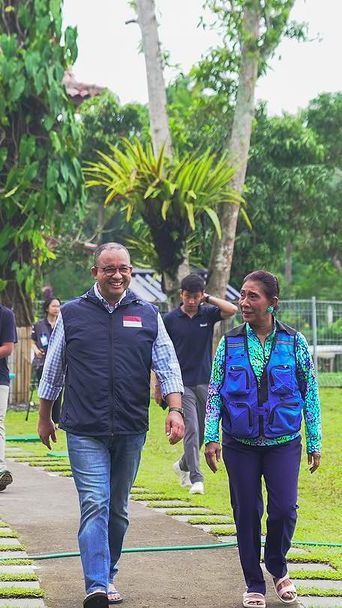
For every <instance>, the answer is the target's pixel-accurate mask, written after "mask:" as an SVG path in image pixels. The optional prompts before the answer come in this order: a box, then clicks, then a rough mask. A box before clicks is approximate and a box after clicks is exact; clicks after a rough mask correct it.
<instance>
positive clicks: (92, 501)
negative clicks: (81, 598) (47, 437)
mask: <svg viewBox="0 0 342 608" xmlns="http://www.w3.org/2000/svg"><path fill="white" fill-rule="evenodd" d="M145 439H146V433H139V434H132V435H114V436H113V437H98V438H95V437H84V436H78V435H73V434H71V433H67V441H68V450H69V458H70V465H71V469H72V473H73V476H74V481H75V485H76V488H77V491H78V495H79V501H80V509H81V521H80V528H79V532H78V542H79V547H80V554H81V560H82V566H83V573H84V581H85V589H86V593H87V594H88V593H92V592H93V591H98V590H103V591H105V592H107V588H108V584H109V583H110V582H112V581H113V578H114V576H115V574H116V573H117V571H118V568H117V562H118V560H119V558H120V555H121V549H122V543H123V539H124V536H125V532H126V530H127V527H128V497H129V493H130V490H131V487H132V485H133V482H134V479H135V477H136V474H137V471H138V467H139V463H140V456H141V450H142V448H143V445H144V443H145Z"/></svg>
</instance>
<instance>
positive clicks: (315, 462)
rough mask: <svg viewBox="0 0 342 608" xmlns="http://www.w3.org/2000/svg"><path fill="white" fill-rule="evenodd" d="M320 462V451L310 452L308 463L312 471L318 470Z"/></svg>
mask: <svg viewBox="0 0 342 608" xmlns="http://www.w3.org/2000/svg"><path fill="white" fill-rule="evenodd" d="M320 464H321V455H320V453H319V452H312V454H308V465H309V469H310V473H314V472H315V471H317V469H318V467H319V465H320Z"/></svg>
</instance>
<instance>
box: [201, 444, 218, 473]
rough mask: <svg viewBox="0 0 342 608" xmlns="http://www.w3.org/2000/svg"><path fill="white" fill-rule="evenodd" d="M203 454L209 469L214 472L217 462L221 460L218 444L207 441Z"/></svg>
mask: <svg viewBox="0 0 342 608" xmlns="http://www.w3.org/2000/svg"><path fill="white" fill-rule="evenodd" d="M204 455H205V459H206V461H207V465H208V467H209V469H211V470H212V472H213V473H216V471H217V468H218V467H217V463H218V462H220V460H221V446H220V444H219V443H216V442H215V441H210V442H209V443H207V444H206V446H205V450H204Z"/></svg>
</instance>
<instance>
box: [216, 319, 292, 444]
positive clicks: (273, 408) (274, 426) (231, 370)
mask: <svg viewBox="0 0 342 608" xmlns="http://www.w3.org/2000/svg"><path fill="white" fill-rule="evenodd" d="M276 323H277V328H276V335H275V338H274V343H273V347H272V351H271V354H270V357H269V360H268V363H267V365H266V367H265V369H264V371H263V375H262V377H261V381H260V386H259V385H258V381H257V378H256V376H255V373H254V371H253V368H252V366H251V363H250V360H249V355H248V348H247V334H246V328H245V324H243V325H240V326H239V327H236V328H234V329H232V330H231V331H230V332H228V334H226V336H225V341H226V342H225V346H226V353H225V376H224V381H223V384H222V387H221V390H220V394H221V397H222V399H223V404H224V407H223V410H222V430H223V433H226V434H227V435H232V436H234V437H240V438H251V439H252V438H257V437H267V438H268V439H271V438H275V437H281V436H282V435H291V434H293V433H296V432H297V431H299V429H300V426H301V420H302V410H303V405H304V400H303V397H302V395H301V392H300V388H299V384H298V381H297V374H296V357H295V340H296V333H297V332H296V330H294V329H292V328H291V327H289V326H288V325H285V324H284V323H279V322H278V321H277V322H276Z"/></svg>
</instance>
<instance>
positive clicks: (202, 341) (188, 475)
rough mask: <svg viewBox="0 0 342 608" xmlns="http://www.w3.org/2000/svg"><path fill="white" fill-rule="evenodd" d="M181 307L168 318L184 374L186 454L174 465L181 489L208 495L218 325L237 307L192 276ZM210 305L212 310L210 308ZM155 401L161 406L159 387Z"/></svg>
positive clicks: (187, 280)
mask: <svg viewBox="0 0 342 608" xmlns="http://www.w3.org/2000/svg"><path fill="white" fill-rule="evenodd" d="M180 298H181V304H180V305H179V306H178V308H176V309H175V310H173V311H171V312H169V313H167V314H166V315H165V317H164V323H165V327H166V329H167V332H168V334H169V336H170V338H171V340H172V342H173V345H174V347H175V350H176V354H177V357H178V361H179V364H180V368H181V371H182V377H183V383H184V394H183V397H182V404H183V409H184V417H185V435H184V454H183V456H182V458H181V459H180V460H178V461H177V462H175V464H174V465H173V469H174V472H175V473H176V475H177V476H178V477H179V480H180V484H181V486H184V487H186V486H189V487H190V494H204V484H203V475H202V473H201V470H200V464H199V451H200V448H201V446H202V444H203V435H204V418H205V405H206V400H207V393H208V383H209V378H210V371H211V362H212V346H213V331H214V325H215V323H217V322H218V321H221V320H222V319H228V318H229V317H232V316H233V315H235V313H236V312H237V310H238V309H237V307H236V306H235V305H234V304H232V303H231V302H227V301H226V300H224V299H222V298H216V297H214V296H211V295H209V294H208V293H206V292H205V291H204V280H203V279H202V277H201V276H199V275H197V274H195V273H192V274H189V275H188V276H186V277H185V278H184V279H183V280H182V282H181V288H180ZM207 304H209V306H207ZM155 399H156V401H157V402H158V403H161V395H160V390H159V386H158V384H157V385H156V393H155Z"/></svg>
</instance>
